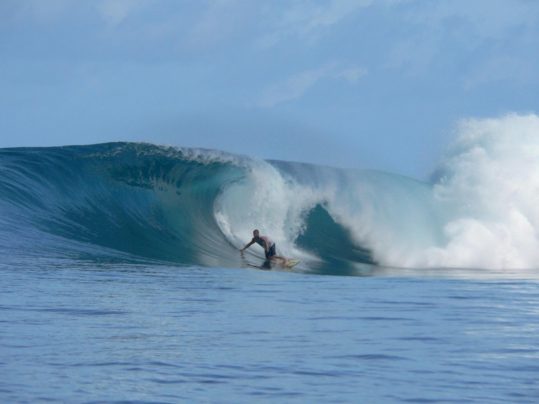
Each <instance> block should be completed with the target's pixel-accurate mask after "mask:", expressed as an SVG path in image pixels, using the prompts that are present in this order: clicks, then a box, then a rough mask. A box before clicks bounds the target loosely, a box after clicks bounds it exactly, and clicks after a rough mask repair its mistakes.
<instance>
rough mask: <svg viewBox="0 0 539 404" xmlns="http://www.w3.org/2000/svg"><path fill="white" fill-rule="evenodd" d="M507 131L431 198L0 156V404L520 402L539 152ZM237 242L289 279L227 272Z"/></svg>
mask: <svg viewBox="0 0 539 404" xmlns="http://www.w3.org/2000/svg"><path fill="white" fill-rule="evenodd" d="M507 119H509V120H517V121H518V123H520V124H522V125H524V127H525V128H526V127H528V126H531V127H532V128H531V129H530V130H531V132H533V133H536V132H534V130H535V129H534V128H535V127H536V126H537V122H535V121H533V122H531V123H530V122H528V121H529V119H530V118H526V117H524V118H523V117H509V118H507ZM521 121H523V122H521ZM506 123H507V122H505V123H504V124H503V125H501V129H500V124H499V122H498V123H496V122H490V123H487V125H486V129H485V127H481V128H480V129H481V130H478V128H477V127H476V126H477V124H476V123H472V124H470V126H469V127H468V128H467V129H466V131H465V133H464V135H463V137H462V138H461V140H460V143H457V145H458V147H456V148H455V150H454V151H453V152H452V154H450V155H449V156H448V158H447V159H446V160H445V161H444V162H443V164H441V165H440V167H439V169H438V170H437V172H436V174H435V175H433V177H432V179H431V180H429V181H427V182H422V181H416V180H414V179H410V178H405V177H402V176H399V175H395V174H388V173H382V172H375V171H368V170H344V169H336V168H329V167H321V166H315V165H309V164H301V163H293V162H282V161H261V160H257V159H253V158H250V157H247V156H237V155H231V154H227V153H223V152H218V151H211V150H199V149H185V148H169V147H161V146H155V145H150V144H134V143H109V144H100V145H91V146H76V147H75V146H71V147H55V148H17V149H0V257H1V258H0V277H1V281H0V313H1V314H0V324H1V326H0V401H1V402H10V403H11V402H32V403H33V402H45V401H52V402H171V403H174V402H231V403H236V402H270V401H271V402H275V401H277V402H369V403H379V402H459V403H460V402H485V403H493V402H503V403H506V402H518V403H521V402H522V403H525V402H530V403H532V402H533V403H535V402H538V401H539V361H538V356H539V332H538V331H539V330H538V328H539V288H538V282H539V270H538V269H537V268H538V265H537V262H538V260H539V246H538V243H539V242H538V238H537V237H536V233H537V231H536V229H539V215H538V214H536V209H537V208H536V207H537V206H539V195H536V191H535V190H536V189H539V186H536V185H535V177H533V175H532V174H533V173H535V172H537V170H535V171H534V170H532V168H533V167H534V164H536V161H539V160H538V159H537V158H534V156H533V152H534V150H537V153H539V148H531V149H529V150H530V151H529V153H528V154H526V158H519V157H518V155H519V153H520V154H522V150H520V149H518V150H514V149H511V148H508V147H506V146H507V144H508V143H507V137H508V136H509V135H511V133H509V134H507V133H506V131H505V129H504V128H506V126H507V125H505V124H506ZM474 125H475V126H474ZM522 125H521V126H522ZM526 125H527V126H526ZM470 131H471V132H470ZM519 133H523V135H522V136H524V138H522V139H520V140H521V141H522V142H521V143H525V142H524V140H526V139H525V138H526V136H528V134H527V132H526V131H521V132H519ZM528 137H530V139H531V137H532V136H531V135H530V136H528ZM528 140H529V139H528ZM530 141H531V140H530ZM502 146H503V147H502ZM527 150H528V149H527ZM492 170H494V173H492ZM491 174H492V175H491ZM517 174H521V176H520V177H519V176H518V175H517ZM509 180H511V181H509ZM535 202H537V203H535ZM254 228H259V229H260V230H261V232H262V233H263V234H268V235H270V236H271V237H272V238H273V239H274V240H275V241H276V244H277V250H278V253H279V254H281V255H284V256H286V257H294V258H298V259H300V260H301V262H300V264H299V265H297V266H296V267H294V268H293V269H285V268H282V267H280V266H278V265H275V264H271V265H267V263H265V262H264V258H263V254H262V250H261V249H260V248H259V247H258V246H253V247H251V248H250V249H249V251H248V252H247V253H246V254H245V255H244V256H242V255H240V254H239V251H238V250H239V248H241V247H242V246H243V245H244V244H245V243H246V242H248V241H249V239H250V237H251V232H252V230H253V229H254Z"/></svg>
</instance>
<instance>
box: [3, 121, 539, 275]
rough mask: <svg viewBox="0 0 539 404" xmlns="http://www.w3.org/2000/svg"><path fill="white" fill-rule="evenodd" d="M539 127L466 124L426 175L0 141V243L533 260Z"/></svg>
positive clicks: (357, 259) (164, 256) (108, 253)
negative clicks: (264, 238)
mask: <svg viewBox="0 0 539 404" xmlns="http://www.w3.org/2000/svg"><path fill="white" fill-rule="evenodd" d="M538 134H539V118H538V117H536V116H534V115H531V116H516V115H512V116H507V117H504V118H501V119H497V120H496V119H492V120H470V121H466V122H463V123H462V124H461V126H460V135H459V136H458V138H457V141H456V143H455V146H454V148H453V149H452V150H451V152H450V153H449V154H448V155H447V157H446V159H445V160H444V162H443V163H442V164H441V165H440V167H439V169H438V170H437V171H436V175H435V176H433V178H432V181H430V182H419V181H415V180H413V179H410V178H406V177H402V176H398V175H391V174H387V173H382V172H376V171H368V170H343V169H336V168H329V167H322V166H315V165H310V164H302V163H292V162H282V161H260V160H255V159H251V158H248V157H245V156H236V155H231V154H227V153H223V152H217V151H211V150H199V149H184V148H170V147H160V146H155V145H151V144H138V143H108V144H100V145H92V146H70V147H53V148H15V149H0V173H1V176H0V250H3V251H0V252H1V253H3V254H20V255H24V256H37V257H43V256H49V255H54V256H58V255H60V256H69V257H77V258H87V259H93V260H100V259H118V260H137V259H142V260H158V261H166V262H174V263H178V264H181V265H203V266H231V267H237V266H242V265H243V264H244V263H245V262H244V260H242V258H241V257H240V256H239V253H238V248H240V247H242V246H243V245H244V244H245V243H246V242H247V241H249V240H250V238H251V232H252V230H253V229H254V228H258V229H260V230H261V232H262V233H264V234H268V235H270V236H271V237H272V238H273V239H274V241H275V242H276V243H277V250H278V253H280V254H281V255H285V256H289V257H296V258H300V259H302V261H303V268H309V269H310V270H315V271H322V272H330V273H347V271H356V270H358V269H361V268H364V267H365V266H372V265H373V264H374V265H380V266H392V267H413V268H432V267H461V268H495V269H500V268H501V269H503V268H536V267H537V264H536V263H537V262H538V259H539V248H538V247H539V245H538V237H537V229H539V208H537V206H539V200H538V199H539V194H538V191H537V190H539V176H538V175H537V172H539V171H538V170H537V165H538V164H539V142H538V141H537V135H538ZM246 259H247V260H249V261H251V262H255V263H258V262H260V261H261V260H262V251H261V249H260V248H259V247H258V246H253V247H251V249H250V250H249V254H248V255H247V258H246Z"/></svg>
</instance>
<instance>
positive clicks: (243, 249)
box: [240, 239, 255, 252]
mask: <svg viewBox="0 0 539 404" xmlns="http://www.w3.org/2000/svg"><path fill="white" fill-rule="evenodd" d="M254 242H255V240H254V239H253V240H251V241H250V242H249V243H247V244H246V245H245V247H243V248H242V249H241V250H240V251H241V252H243V251H245V250H247V249H248V248H249V247H251V246H252V245H253V244H254Z"/></svg>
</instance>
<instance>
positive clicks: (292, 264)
mask: <svg viewBox="0 0 539 404" xmlns="http://www.w3.org/2000/svg"><path fill="white" fill-rule="evenodd" d="M299 263H300V260H296V259H293V258H289V259H287V260H286V262H285V264H284V267H285V268H294V267H295V266H296V265H298V264H299Z"/></svg>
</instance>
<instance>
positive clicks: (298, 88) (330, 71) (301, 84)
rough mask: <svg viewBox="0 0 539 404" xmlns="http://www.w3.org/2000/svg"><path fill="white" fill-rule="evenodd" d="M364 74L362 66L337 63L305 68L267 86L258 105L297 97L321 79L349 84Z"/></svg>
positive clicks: (274, 104) (272, 103) (271, 104)
mask: <svg viewBox="0 0 539 404" xmlns="http://www.w3.org/2000/svg"><path fill="white" fill-rule="evenodd" d="M366 74H367V70H366V69H364V68H361V67H342V66H340V65H339V64H337V63H331V64H327V65H324V66H322V67H319V68H317V69H311V70H305V71H303V72H300V73H297V74H294V75H292V76H290V77H288V78H287V79H285V80H283V81H281V82H278V83H275V84H274V85H272V86H270V87H269V88H267V89H266V91H264V93H263V94H262V96H261V97H260V100H259V102H258V105H259V106H261V107H264V108H271V107H274V106H276V105H278V104H281V103H284V102H288V101H292V100H296V99H299V98H301V97H303V95H304V94H305V93H306V92H307V91H308V90H309V89H311V88H312V87H314V86H315V85H316V84H317V83H319V82H320V81H322V80H327V79H333V80H344V81H346V82H348V83H350V84H356V83H357V82H358V80H359V79H360V78H361V77H363V76H365V75H366Z"/></svg>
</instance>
